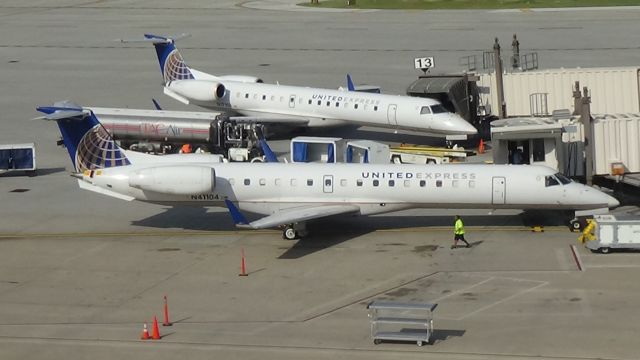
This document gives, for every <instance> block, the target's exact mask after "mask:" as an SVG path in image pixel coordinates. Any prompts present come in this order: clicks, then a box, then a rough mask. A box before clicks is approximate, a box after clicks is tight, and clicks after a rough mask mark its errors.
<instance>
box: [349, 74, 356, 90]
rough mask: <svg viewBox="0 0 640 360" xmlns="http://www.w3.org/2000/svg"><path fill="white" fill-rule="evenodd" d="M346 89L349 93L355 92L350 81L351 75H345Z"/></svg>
mask: <svg viewBox="0 0 640 360" xmlns="http://www.w3.org/2000/svg"><path fill="white" fill-rule="evenodd" d="M347 89H348V90H349V91H356V87H355V86H354V85H353V81H352V80H351V75H349V74H347Z"/></svg>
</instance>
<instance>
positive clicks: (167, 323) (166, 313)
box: [162, 295, 173, 326]
mask: <svg viewBox="0 0 640 360" xmlns="http://www.w3.org/2000/svg"><path fill="white" fill-rule="evenodd" d="M171 325H173V324H172V323H171V321H169V305H168V304H167V296H166V295H165V297H164V321H163V322H162V326H171Z"/></svg>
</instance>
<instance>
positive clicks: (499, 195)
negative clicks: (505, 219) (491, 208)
mask: <svg viewBox="0 0 640 360" xmlns="http://www.w3.org/2000/svg"><path fill="white" fill-rule="evenodd" d="M505 188H506V180H505V178H504V177H502V176H494V177H493V192H492V194H493V195H492V199H491V203H492V204H495V205H504V203H505V190H506V189H505Z"/></svg>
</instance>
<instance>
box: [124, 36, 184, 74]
mask: <svg viewBox="0 0 640 360" xmlns="http://www.w3.org/2000/svg"><path fill="white" fill-rule="evenodd" d="M188 36H189V34H181V35H178V36H175V37H167V36H160V35H154V34H144V39H141V40H121V41H122V42H151V43H152V44H153V46H154V47H155V48H156V54H157V55H158V62H159V63H160V72H162V77H163V80H164V84H165V85H166V84H167V83H169V82H171V81H174V80H188V79H194V76H193V73H191V69H189V67H188V66H187V64H185V62H184V60H183V59H182V55H180V52H179V51H178V49H177V48H176V47H175V45H174V43H175V42H176V41H178V40H180V39H183V38H185V37H188Z"/></svg>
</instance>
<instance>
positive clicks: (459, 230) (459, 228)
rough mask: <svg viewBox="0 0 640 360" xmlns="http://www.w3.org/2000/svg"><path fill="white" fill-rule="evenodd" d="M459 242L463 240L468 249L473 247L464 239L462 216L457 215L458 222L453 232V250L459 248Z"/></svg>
mask: <svg viewBox="0 0 640 360" xmlns="http://www.w3.org/2000/svg"><path fill="white" fill-rule="evenodd" d="M458 240H462V242H464V243H465V244H467V247H468V248H469V247H471V245H470V244H469V243H468V242H467V240H465V239H464V223H463V222H462V219H461V218H460V215H456V221H455V223H454V231H453V245H451V248H452V249H455V248H456V247H458Z"/></svg>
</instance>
